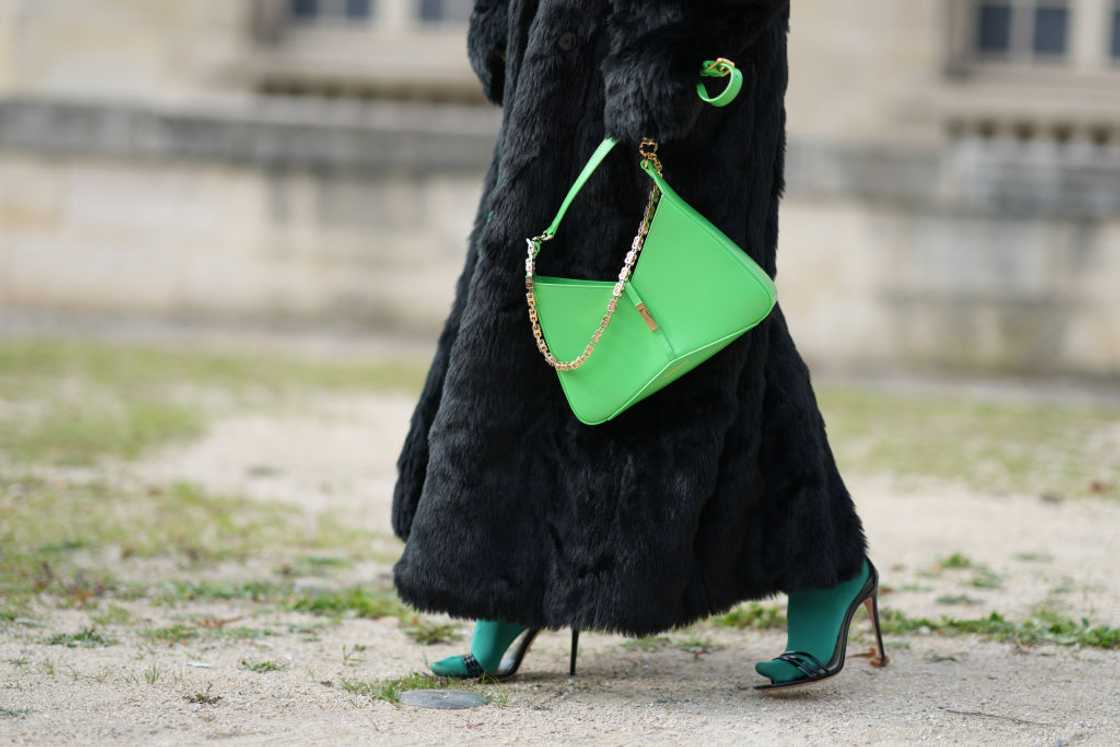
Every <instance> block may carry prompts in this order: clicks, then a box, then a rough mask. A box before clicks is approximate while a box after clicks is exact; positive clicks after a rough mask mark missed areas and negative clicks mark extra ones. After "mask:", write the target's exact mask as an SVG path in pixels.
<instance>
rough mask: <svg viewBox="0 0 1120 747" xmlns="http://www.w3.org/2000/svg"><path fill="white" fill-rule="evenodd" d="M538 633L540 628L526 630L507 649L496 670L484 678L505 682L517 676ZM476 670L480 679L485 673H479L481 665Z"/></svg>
mask: <svg viewBox="0 0 1120 747" xmlns="http://www.w3.org/2000/svg"><path fill="white" fill-rule="evenodd" d="M540 632H541V629H540V628H526V629H525V632H524V633H522V634H521V635H520V637H519V638H518V640H517V644H516V645H515V646H513V647H511V648H510V649H508V650H507V651H506V653H505V655H504V656H502V660H501V662H499V663H498V670H497V671H496V672H494V673H493V674H490V675H486V676H489V677H492V678H494V679H496V680H505V679H509V678H510V677H512V676H513V675H515V674H517V670H518V669H521V662H523V661H525V654H527V653H529V647H530V646H532V645H533V641H535V640H536V639H537V634H539V633H540ZM468 656H469V654H468ZM471 658H474V657H471ZM478 668H479V670H480V671H479V674H478V676H480V677H481V676H483V675H484V674H485V673H484V672H483V671H481V670H482V666H481V665H479V667H478Z"/></svg>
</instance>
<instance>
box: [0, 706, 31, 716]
mask: <svg viewBox="0 0 1120 747" xmlns="http://www.w3.org/2000/svg"><path fill="white" fill-rule="evenodd" d="M30 713H31V709H30V708H0V718H27V716H28V715H29V714H30Z"/></svg>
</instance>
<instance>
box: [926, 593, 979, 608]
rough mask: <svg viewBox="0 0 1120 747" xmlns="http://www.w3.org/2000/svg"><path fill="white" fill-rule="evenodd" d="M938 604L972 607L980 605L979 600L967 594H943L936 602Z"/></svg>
mask: <svg viewBox="0 0 1120 747" xmlns="http://www.w3.org/2000/svg"><path fill="white" fill-rule="evenodd" d="M935 601H936V602H937V603H938V604H948V605H965V606H972V605H976V604H980V601H981V600H979V599H976V598H975V597H970V596H969V595H967V594H943V595H941V596H939V597H938V598H937V599H936V600H935Z"/></svg>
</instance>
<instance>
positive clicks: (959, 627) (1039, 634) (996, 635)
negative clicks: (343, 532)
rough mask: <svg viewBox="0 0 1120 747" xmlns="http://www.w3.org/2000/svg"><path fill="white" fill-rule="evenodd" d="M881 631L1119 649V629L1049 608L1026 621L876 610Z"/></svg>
mask: <svg viewBox="0 0 1120 747" xmlns="http://www.w3.org/2000/svg"><path fill="white" fill-rule="evenodd" d="M880 615H881V621H882V625H883V632H884V633H886V634H889V635H907V634H912V633H934V634H942V635H960V634H972V635H978V636H981V637H983V638H988V639H991V640H995V641H1009V642H1013V643H1016V644H1018V645H1020V646H1031V645H1035V644H1040V643H1053V644H1057V645H1060V646H1083V647H1086V648H1103V649H1120V628H1114V627H1110V626H1107V625H1093V624H1092V623H1090V622H1089V620H1088V619H1087V618H1082V619H1081V620H1074V619H1073V618H1070V617H1067V616H1065V615H1062V614H1060V613H1058V612H1054V611H1053V610H1047V609H1040V610H1036V612H1035V613H1034V614H1033V615H1032V616H1031V617H1030V618H1028V619H1027V620H1024V621H1022V622H1012V621H1010V620H1008V619H1007V618H1005V617H1004V616H1003V615H1001V614H999V613H998V612H993V613H991V614H990V615H988V616H987V617H981V618H976V619H959V618H952V617H942V618H940V619H937V620H934V619H930V618H927V617H909V616H908V615H906V614H905V613H903V612H900V611H898V610H894V609H883V610H882V611H881V613H880Z"/></svg>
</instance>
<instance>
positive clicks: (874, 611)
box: [755, 560, 889, 690]
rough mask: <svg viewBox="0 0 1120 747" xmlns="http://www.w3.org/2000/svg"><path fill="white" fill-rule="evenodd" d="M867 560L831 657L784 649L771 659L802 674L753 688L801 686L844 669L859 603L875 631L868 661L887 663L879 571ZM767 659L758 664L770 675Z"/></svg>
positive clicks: (769, 688)
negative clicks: (865, 572) (880, 611)
mask: <svg viewBox="0 0 1120 747" xmlns="http://www.w3.org/2000/svg"><path fill="white" fill-rule="evenodd" d="M866 563H867V576H866V579H865V580H864V582H863V584H862V585H861V586H860V588H859V591H858V592H857V593H856V595H855V597H854V598H853V599H852V601H851V602H850V603H849V604H848V607H847V609H846V610H845V612H844V617H843V619H842V621H841V623H840V630H839V633H838V635H837V637H836V644H835V646H834V647H833V650H832V656H831V657H830V658H829V659H828V661H827V662H823V661H821V660H820V658H818V657H817V656H815V655H814V654H812V653H811V652H809V651H800V650H787V651H784V652H782V654H780V655H779V656H777V657H776V658H775V659H771V660H770V662H779V661H780V662H784V663H785V664H787V665H789V666H790V667H792V668H793V669H795V670H796V671H797V672H799V673H800V674H801V675H802V676H801V677H797V678H794V679H789V680H781V681H778V680H776V679H774V678H771V681H770V683H769V684H766V685H756V686H755V689H756V690H783V689H790V688H795V687H804V686H806V685H812V684H815V683H817V682H820V681H821V680H825V679H828V678H829V677H835V676H836V675H837V674H839V673H840V670H842V669H843V668H844V659H845V654H846V652H847V648H848V631H849V629H850V628H851V625H852V619H853V618H854V617H855V614H856V611H857V610H859V607H860V605H864V606H866V607H867V616H868V618H869V619H870V620H871V626H872V629H873V630H874V631H875V644H876V648H874V649H872V650H871V652H870V653H869V654H867V656H868V658H869V661H870V663H871V665H872V666H875V667H884V666H886V665H887V663H888V661H889V659H888V658H887V653H886V649H884V648H883V633H882V629H881V627H880V625H879V572H878V570H876V568H875V566H874V565H873V564H872V563H871V561H870V560H867V561H866ZM861 571H862V569H861ZM770 662H762V663H761V664H760V665H759V667H758V668H759V672H760V674H763V675H765V676H770V675H769V674H767V672H765V671H763V668H765V667H766V665H767V664H770Z"/></svg>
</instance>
